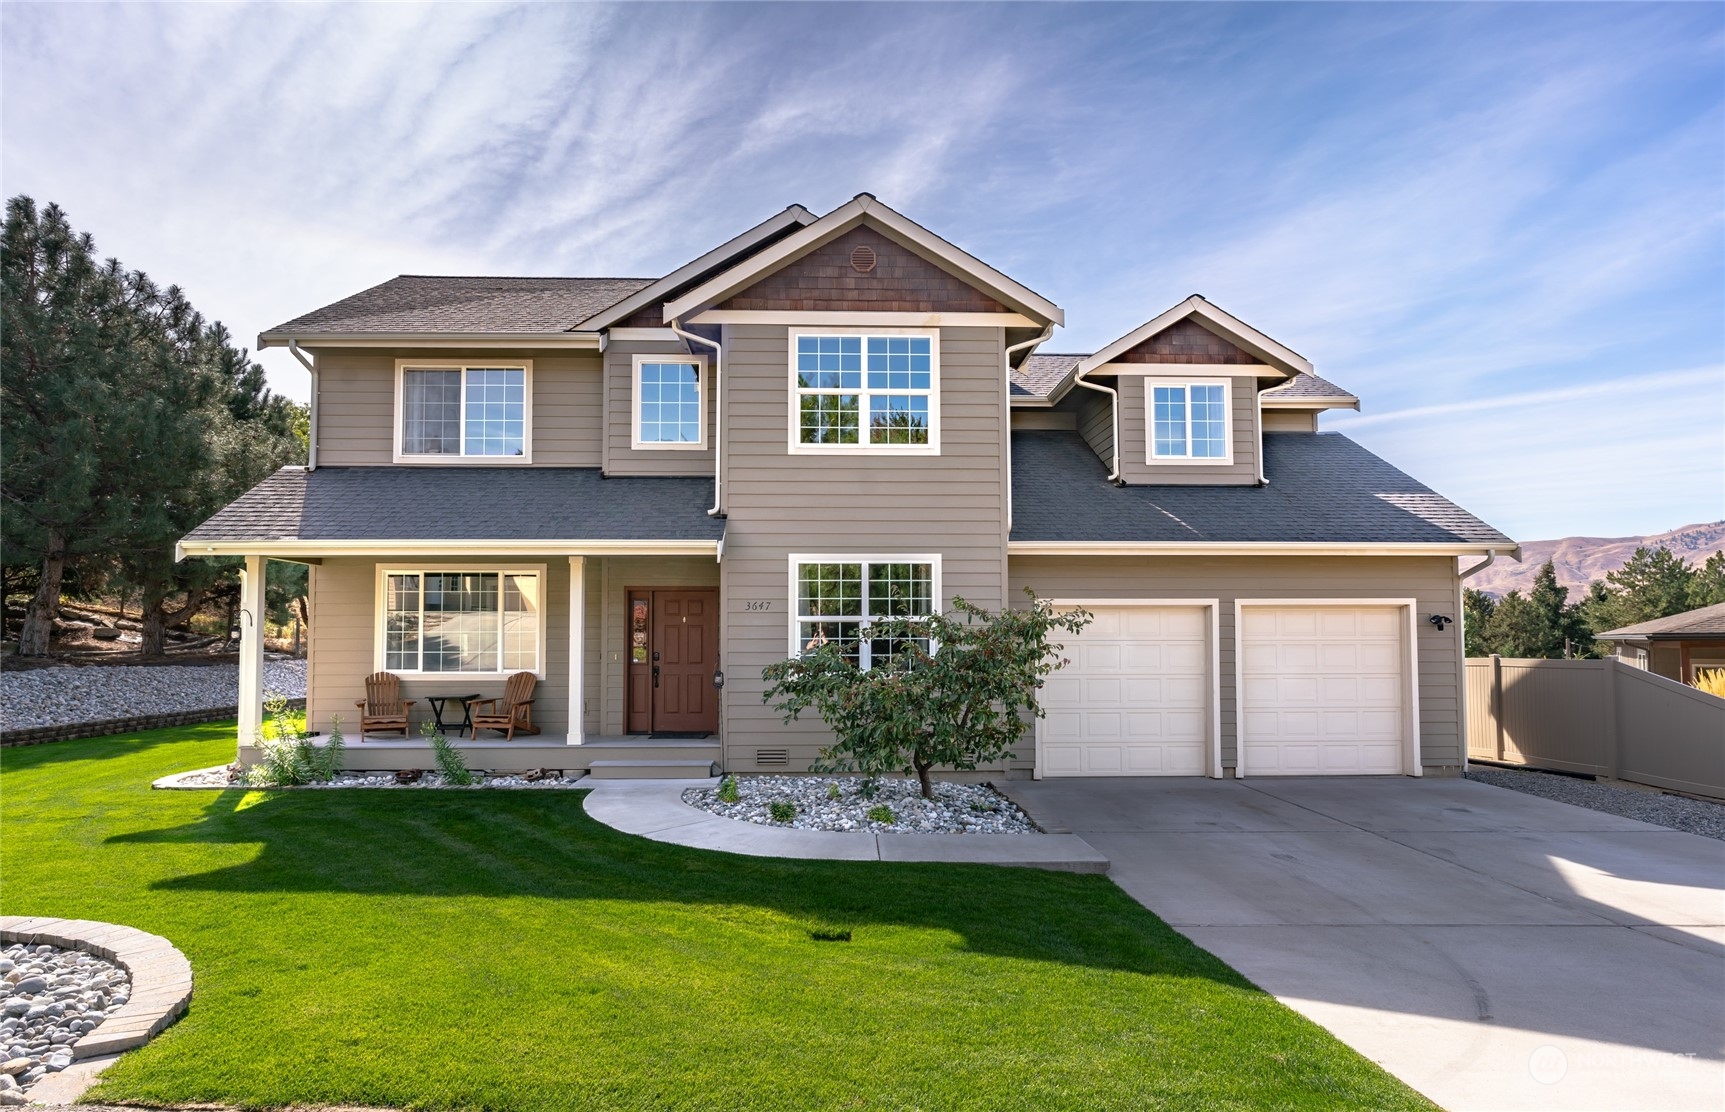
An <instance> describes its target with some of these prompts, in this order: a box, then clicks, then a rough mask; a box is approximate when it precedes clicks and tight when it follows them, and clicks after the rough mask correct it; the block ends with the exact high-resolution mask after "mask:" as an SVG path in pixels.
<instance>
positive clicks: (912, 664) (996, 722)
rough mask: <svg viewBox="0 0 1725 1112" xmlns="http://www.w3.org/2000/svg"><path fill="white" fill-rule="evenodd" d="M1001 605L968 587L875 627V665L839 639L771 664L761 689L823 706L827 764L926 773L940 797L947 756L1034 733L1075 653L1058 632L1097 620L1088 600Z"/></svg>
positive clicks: (777, 706) (963, 766)
mask: <svg viewBox="0 0 1725 1112" xmlns="http://www.w3.org/2000/svg"><path fill="white" fill-rule="evenodd" d="M1025 593H1026V594H1027V595H1029V596H1030V598H1031V600H1032V605H1031V606H1029V607H1027V608H1025V609H1021V610H1010V609H1009V610H1001V611H999V612H996V613H991V612H990V611H988V610H985V609H983V608H982V607H979V606H973V605H971V604H970V603H968V602H966V601H964V600H963V599H961V598H955V599H953V600H952V609H951V610H950V611H947V612H946V613H937V614H930V615H927V616H926V617H915V618H883V619H879V620H876V621H873V622H871V623H869V624H868V625H867V626H865V627H864V629H863V631H862V634H861V635H862V636H864V637H867V638H869V640H870V641H871V642H872V643H873V646H874V648H873V652H872V656H873V659H874V662H875V663H874V667H872V668H870V669H869V670H868V671H863V670H862V669H861V668H859V667H857V665H856V663H855V659H854V658H855V656H856V646H855V645H854V644H845V643H842V642H837V641H834V642H829V643H825V644H822V645H819V646H818V647H815V648H812V649H809V650H808V651H805V652H803V653H801V654H800V655H798V656H794V657H791V658H790V659H788V660H781V661H779V662H778V663H776V664H772V665H769V666H768V667H767V668H766V669H765V670H764V671H763V672H762V673H761V678H762V679H763V680H765V681H766V683H767V689H766V691H765V692H764V693H763V694H762V696H761V698H762V700H763V701H764V702H767V703H770V704H772V706H773V709H774V710H777V711H779V712H780V713H781V714H783V715H784V719H785V722H787V723H790V722H794V721H796V720H797V718H798V716H800V715H801V714H802V712H803V711H805V710H809V709H811V708H812V709H813V710H814V711H816V712H817V713H818V714H819V715H820V716H821V718H822V719H823V720H824V721H825V722H826V724H827V726H828V727H829V728H830V729H831V730H832V731H833V734H834V737H835V740H834V742H833V744H832V745H831V746H830V747H828V748H826V749H823V750H822V751H821V760H820V761H819V762H817V763H816V765H815V771H816V772H853V771H854V772H861V773H863V774H864V775H865V776H879V775H882V774H884V773H888V772H903V773H905V774H907V775H908V774H910V773H913V772H914V773H915V774H916V778H917V781H918V783H919V784H920V785H921V788H922V796H923V798H924V799H933V798H934V785H933V783H932V782H931V781H930V779H929V772H930V770H931V769H933V768H935V767H936V766H941V767H946V768H953V769H960V770H966V771H968V770H972V769H975V768H976V767H977V766H978V765H981V764H986V763H991V762H994V761H997V760H1000V759H1001V758H1002V757H1004V756H1006V755H1007V754H1008V753H1010V752H1011V751H1012V749H1013V748H1014V747H1015V746H1016V745H1017V744H1018V742H1019V741H1020V740H1021V739H1022V738H1023V737H1024V731H1025V730H1026V729H1027V728H1028V727H1029V725H1030V722H1031V720H1032V718H1040V717H1042V714H1043V711H1042V708H1041V707H1040V706H1039V705H1038V703H1037V700H1036V693H1037V691H1038V690H1040V689H1041V687H1042V684H1043V681H1044V679H1045V678H1046V677H1047V676H1048V675H1049V674H1051V673H1052V672H1053V671H1054V670H1055V669H1056V668H1059V667H1062V666H1063V665H1065V664H1066V663H1067V661H1066V660H1065V659H1063V658H1061V657H1059V656H1058V655H1057V649H1058V645H1055V644H1052V643H1051V642H1050V636H1051V635H1052V634H1055V633H1057V632H1065V633H1073V634H1075V633H1077V632H1078V631H1079V630H1081V629H1083V628H1084V627H1085V626H1086V625H1088V624H1089V623H1090V615H1089V614H1088V613H1086V612H1085V611H1083V610H1068V611H1056V610H1055V609H1054V608H1053V607H1051V606H1049V605H1048V604H1047V603H1045V602H1037V601H1035V597H1036V596H1035V594H1034V593H1033V592H1030V591H1029V590H1026V592H1025Z"/></svg>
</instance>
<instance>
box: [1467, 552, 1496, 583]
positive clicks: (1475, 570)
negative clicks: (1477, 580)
mask: <svg viewBox="0 0 1725 1112" xmlns="http://www.w3.org/2000/svg"><path fill="white" fill-rule="evenodd" d="M1496 559H1497V549H1495V548H1488V549H1486V550H1485V559H1484V560H1482V561H1480V562H1479V563H1477V564H1475V565H1474V566H1473V567H1471V568H1469V569H1467V570H1466V571H1464V572H1462V573H1461V578H1463V579H1467V578H1469V577H1471V576H1474V575H1477V574H1479V573H1480V572H1482V571H1484V570H1485V569H1486V568H1489V567H1491V565H1492V563H1493V562H1494V561H1495V560H1496Z"/></svg>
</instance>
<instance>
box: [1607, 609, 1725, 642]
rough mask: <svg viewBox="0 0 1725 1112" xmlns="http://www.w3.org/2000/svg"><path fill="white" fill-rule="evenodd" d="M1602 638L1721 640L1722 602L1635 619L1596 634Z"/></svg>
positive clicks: (1724, 618) (1724, 622)
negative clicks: (1637, 620)
mask: <svg viewBox="0 0 1725 1112" xmlns="http://www.w3.org/2000/svg"><path fill="white" fill-rule="evenodd" d="M1598 636H1599V639H1600V640H1602V641H1623V640H1629V639H1633V638H1646V639H1648V640H1650V641H1692V640H1706V641H1711V640H1715V639H1718V640H1725V602H1721V603H1718V604H1717V605H1714V606H1703V607H1702V608H1701V609H1699V610H1686V611H1684V612H1683V613H1681V614H1672V615H1670V616H1669V617H1664V618H1654V619H1653V620H1652V621H1650V622H1637V623H1636V624H1635V625H1626V626H1624V627H1623V628H1622V629H1612V630H1607V631H1606V632H1604V633H1601V634H1599V635H1598Z"/></svg>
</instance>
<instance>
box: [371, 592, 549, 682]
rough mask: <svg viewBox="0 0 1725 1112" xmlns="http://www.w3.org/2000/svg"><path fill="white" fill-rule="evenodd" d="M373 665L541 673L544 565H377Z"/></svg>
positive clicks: (435, 671) (420, 670) (431, 671)
mask: <svg viewBox="0 0 1725 1112" xmlns="http://www.w3.org/2000/svg"><path fill="white" fill-rule="evenodd" d="M378 579H379V582H378V640H377V660H378V668H379V670H381V671H385V672H401V673H405V674H409V675H421V674H423V675H441V674H448V673H456V674H461V675H469V676H506V675H511V674H513V673H515V672H535V673H538V674H540V675H544V672H545V668H544V659H543V657H544V644H545V611H546V607H545V584H546V579H545V569H544V568H543V567H535V568H498V567H487V568H475V567H459V568H425V569H418V568H416V569H400V568H379V569H378Z"/></svg>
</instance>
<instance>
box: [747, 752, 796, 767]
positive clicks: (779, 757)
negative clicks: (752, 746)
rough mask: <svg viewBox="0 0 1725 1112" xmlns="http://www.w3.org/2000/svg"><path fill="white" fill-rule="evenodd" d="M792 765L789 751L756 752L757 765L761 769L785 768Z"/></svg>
mask: <svg viewBox="0 0 1725 1112" xmlns="http://www.w3.org/2000/svg"><path fill="white" fill-rule="evenodd" d="M790 763H791V751H790V750H789V749H757V750H755V765H756V767H759V768H783V767H784V766H785V765H788V764H790Z"/></svg>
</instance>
